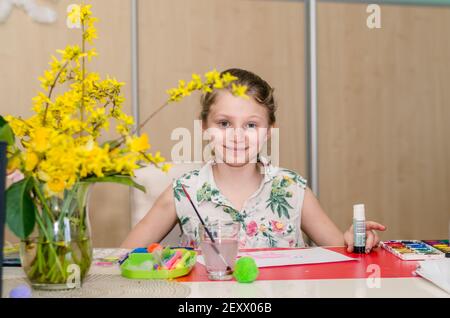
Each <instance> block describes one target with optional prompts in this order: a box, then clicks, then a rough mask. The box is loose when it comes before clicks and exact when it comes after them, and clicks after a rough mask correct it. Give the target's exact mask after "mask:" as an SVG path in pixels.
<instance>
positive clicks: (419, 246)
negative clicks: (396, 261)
mask: <svg viewBox="0 0 450 318" xmlns="http://www.w3.org/2000/svg"><path fill="white" fill-rule="evenodd" d="M381 246H382V247H383V248H384V249H386V250H387V251H389V252H391V253H392V254H394V255H395V256H397V257H399V258H400V259H402V260H405V261H421V260H429V259H441V258H444V257H445V253H443V252H441V251H440V250H438V249H436V248H434V247H433V246H431V245H429V244H427V243H425V242H423V241H418V240H410V241H402V240H394V241H384V242H381Z"/></svg>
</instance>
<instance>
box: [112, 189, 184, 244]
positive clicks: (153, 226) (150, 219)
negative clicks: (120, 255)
mask: <svg viewBox="0 0 450 318" xmlns="http://www.w3.org/2000/svg"><path fill="white" fill-rule="evenodd" d="M176 223H177V213H176V210H175V203H174V200H173V189H172V185H170V186H169V187H168V188H167V189H166V190H164V192H163V193H162V194H161V195H160V196H159V197H158V199H157V200H156V202H155V204H154V205H153V206H152V208H151V209H150V210H149V211H148V212H147V214H146V215H145V216H144V218H143V219H142V220H141V221H140V222H139V223H138V224H136V226H135V227H134V228H133V229H132V230H131V232H130V233H129V234H128V236H127V238H126V239H125V241H124V242H123V243H122V245H121V247H122V248H136V247H145V246H148V245H149V244H151V243H155V242H160V241H161V240H162V239H163V238H164V237H165V236H166V235H167V234H168V233H169V232H170V231H171V230H172V228H173V227H174V226H175V225H176Z"/></svg>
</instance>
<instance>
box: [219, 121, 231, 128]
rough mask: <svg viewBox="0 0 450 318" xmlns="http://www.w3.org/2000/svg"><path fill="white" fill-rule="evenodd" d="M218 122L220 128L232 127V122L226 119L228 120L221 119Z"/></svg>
mask: <svg viewBox="0 0 450 318" xmlns="http://www.w3.org/2000/svg"><path fill="white" fill-rule="evenodd" d="M218 124H219V127H220V128H228V127H230V122H229V121H226V120H221V121H219V123H218Z"/></svg>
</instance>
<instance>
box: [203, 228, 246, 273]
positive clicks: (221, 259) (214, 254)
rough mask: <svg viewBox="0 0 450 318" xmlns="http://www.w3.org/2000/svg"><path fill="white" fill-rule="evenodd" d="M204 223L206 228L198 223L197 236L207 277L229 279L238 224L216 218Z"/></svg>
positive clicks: (236, 242) (237, 240) (236, 246)
mask: <svg viewBox="0 0 450 318" xmlns="http://www.w3.org/2000/svg"><path fill="white" fill-rule="evenodd" d="M205 225H206V228H207V229H206V228H205V226H203V225H202V224H200V225H199V237H200V249H201V251H202V255H203V258H204V260H205V265H206V271H207V272H208V278H209V279H211V280H230V279H231V278H232V274H233V269H234V263H235V261H236V257H237V254H238V243H239V231H240V224H239V223H238V222H233V221H219V220H217V221H213V222H208V223H206V224H205ZM207 230H209V232H210V235H211V237H212V240H211V237H210V235H209V234H208V231H207Z"/></svg>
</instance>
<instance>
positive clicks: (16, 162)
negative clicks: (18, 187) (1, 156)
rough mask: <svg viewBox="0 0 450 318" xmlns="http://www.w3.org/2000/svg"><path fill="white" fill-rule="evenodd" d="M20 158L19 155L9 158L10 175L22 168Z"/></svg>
mask: <svg viewBox="0 0 450 318" xmlns="http://www.w3.org/2000/svg"><path fill="white" fill-rule="evenodd" d="M20 163H21V161H20V157H19V156H18V155H13V156H12V157H11V158H8V167H7V170H8V173H11V172H13V171H14V170H17V169H19V168H20Z"/></svg>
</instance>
